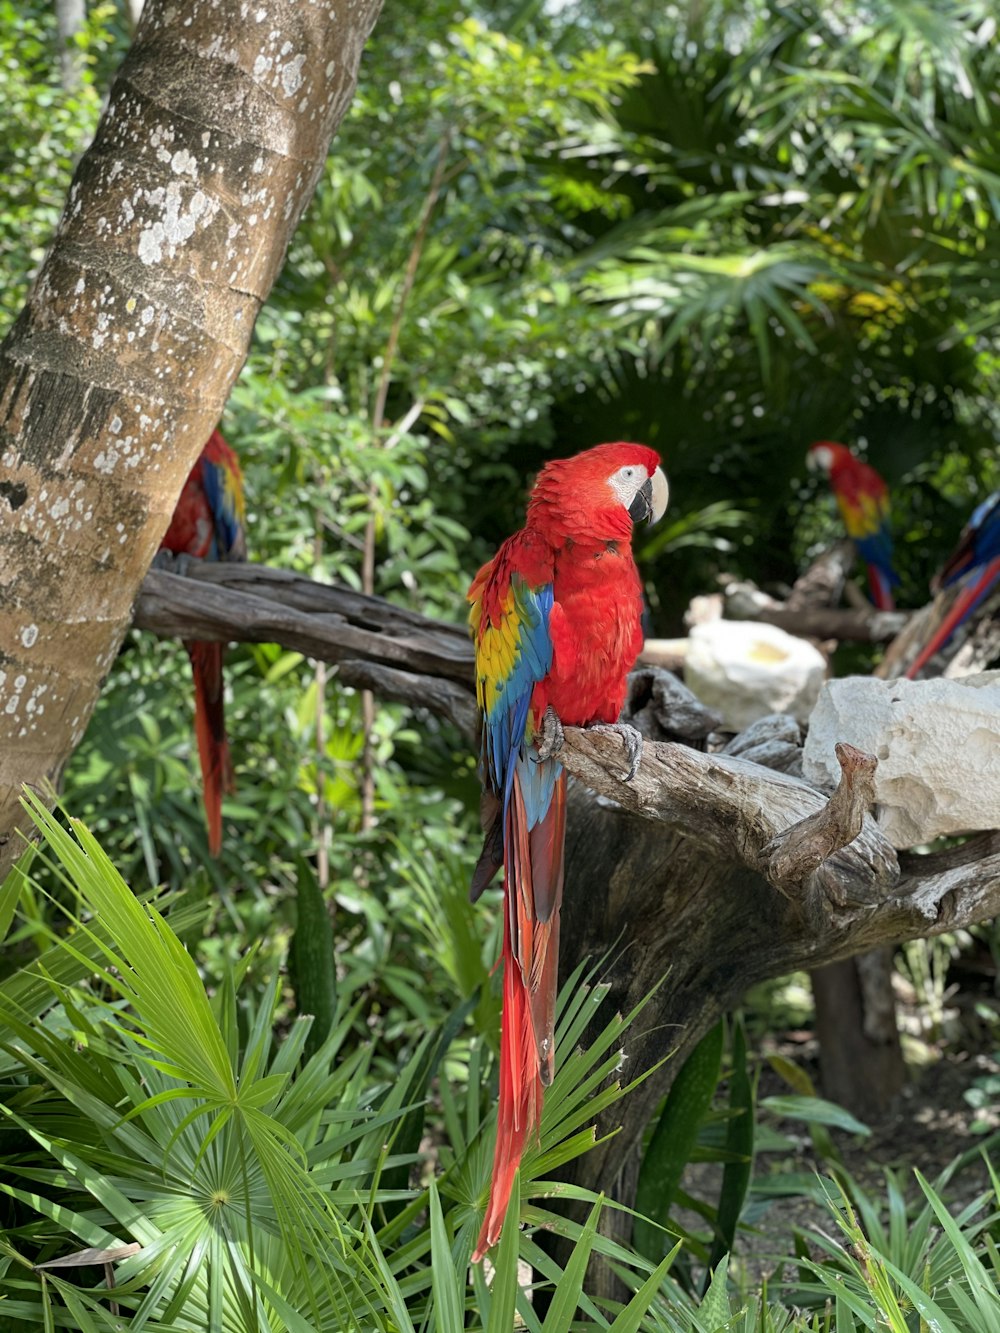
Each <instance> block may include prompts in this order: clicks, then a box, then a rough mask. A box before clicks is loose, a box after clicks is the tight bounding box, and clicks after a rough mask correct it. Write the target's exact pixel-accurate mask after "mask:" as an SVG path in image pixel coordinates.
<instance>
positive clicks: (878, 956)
mask: <svg viewBox="0 0 1000 1333" xmlns="http://www.w3.org/2000/svg"><path fill="white" fill-rule="evenodd" d="M892 953H893V951H892V950H891V949H884V948H883V949H873V950H872V951H871V953H866V954H859V955H858V956H857V957H856V958H845V959H844V960H843V961H842V962H839V963H830V964H829V965H828V966H827V967H819V968H816V970H815V971H814V972H812V973H811V977H812V990H813V1001H814V1002H815V1005H816V1035H817V1037H818V1038H819V1069H820V1082H821V1085H822V1089H823V1095H824V1096H825V1097H828V1098H829V1099H830V1100H831V1101H836V1102H839V1103H840V1105H841V1106H846V1107H847V1108H848V1110H850V1111H853V1112H854V1114H855V1115H856V1116H859V1117H860V1118H861V1119H862V1120H864V1119H875V1118H877V1117H879V1116H881V1115H882V1114H883V1113H884V1112H885V1110H886V1109H887V1108H888V1106H889V1105H890V1104H891V1102H892V1100H893V1098H894V1097H895V1096H896V1093H897V1092H899V1090H900V1088H902V1086H903V1083H904V1081H905V1079H906V1065H905V1064H904V1063H903V1049H902V1046H901V1045H900V1041H899V1031H898V1029H897V1027H896V1007H895V1002H894V996H893V990H892V971H893V967H892Z"/></svg>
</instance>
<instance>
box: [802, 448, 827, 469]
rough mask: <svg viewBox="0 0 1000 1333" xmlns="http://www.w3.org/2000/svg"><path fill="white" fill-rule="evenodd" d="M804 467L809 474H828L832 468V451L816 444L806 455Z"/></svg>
mask: <svg viewBox="0 0 1000 1333" xmlns="http://www.w3.org/2000/svg"><path fill="white" fill-rule="evenodd" d="M806 467H808V468H809V470H810V472H829V471H830V469H831V468H832V467H833V450H832V449H828V448H827V447H826V445H825V444H817V445H815V446H814V447H813V448H812V449H810V450H809V452H808V453H807V454H806Z"/></svg>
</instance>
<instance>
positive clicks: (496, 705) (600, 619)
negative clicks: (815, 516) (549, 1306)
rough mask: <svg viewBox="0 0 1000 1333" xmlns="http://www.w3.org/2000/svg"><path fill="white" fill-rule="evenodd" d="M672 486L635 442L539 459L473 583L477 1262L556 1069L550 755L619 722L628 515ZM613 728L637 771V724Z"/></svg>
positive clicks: (558, 883) (659, 508)
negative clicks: (522, 502) (483, 972)
mask: <svg viewBox="0 0 1000 1333" xmlns="http://www.w3.org/2000/svg"><path fill="white" fill-rule="evenodd" d="M667 496H668V490H667V480H666V477H665V476H664V474H663V471H662V469H661V467H660V459H659V457H658V455H657V454H656V453H655V452H654V451H653V450H652V449H649V448H647V447H646V446H645V445H641V444H621V443H619V444H599V445H597V446H596V447H595V448H593V449H587V450H586V451H585V452H583V453H581V454H577V455H576V456H575V457H573V458H564V459H557V460H555V461H553V462H550V463H547V464H546V465H545V467H544V468H543V469H542V471H541V473H540V474H539V477H538V479H537V481H536V482H535V486H534V489H533V490H532V492H531V496H530V498H529V500H528V512H527V519H526V522H525V525H524V527H523V528H522V529H521V531H520V532H517V533H515V534H514V536H513V537H509V538H508V539H507V540H506V541H505V542H504V543H503V545H502V546H501V547H500V549H499V550H498V551H497V553H496V555H495V556H494V557H493V559H492V560H491V561H490V562H489V563H488V564H486V565H484V566H483V567H482V569H481V570H480V571H479V573H478V574H477V575H476V577H475V579H474V580H473V582H472V586H471V588H470V589H469V601H470V602H471V603H472V609H471V612H470V615H469V622H470V626H471V630H472V635H473V638H474V640H475V649H476V689H477V697H478V701H479V707H480V709H481V711H482V716H483V732H482V752H481V762H480V775H481V777H482V780H483V785H484V797H483V807H484V820H483V824H484V828H486V830H487V832H486V839H485V843H484V846H483V852H482V855H481V856H480V858H479V863H478V865H477V867H476V871H475V874H474V876H473V881H472V890H471V896H472V898H473V900H475V899H476V898H477V897H478V896H479V894H480V893H481V892H482V891H483V889H484V888H485V887H486V885H487V884H488V883H489V882H490V880H491V879H492V878H493V875H494V874H495V872H496V871H497V870H498V869H499V867H500V865H501V864H502V865H503V869H504V926H503V954H502V957H503V1018H502V1022H501V1032H500V1101H499V1109H498V1114H497V1139H496V1148H495V1152H494V1157H493V1176H492V1183H491V1190H490V1201H489V1205H488V1207H487V1210H486V1217H485V1219H484V1221H483V1226H482V1230H481V1232H480V1234H479V1240H478V1242H477V1245H476V1251H475V1254H474V1255H473V1259H474V1260H479V1259H481V1258H482V1257H483V1255H484V1254H485V1253H486V1251H487V1250H488V1249H489V1248H490V1246H492V1245H493V1244H495V1242H496V1240H497V1238H498V1237H499V1235H500V1229H501V1226H502V1224H503V1219H504V1215H505V1213H506V1210H507V1203H508V1200H509V1197H510V1191H511V1187H512V1184H513V1180H514V1173H515V1172H516V1171H517V1168H518V1164H519V1163H520V1160H521V1155H522V1153H523V1151H524V1145H525V1143H526V1142H527V1140H528V1138H529V1136H530V1135H532V1134H533V1133H534V1132H535V1130H536V1128H537V1125H538V1122H539V1118H540V1116H541V1108H542V1093H543V1089H544V1088H545V1087H547V1086H548V1084H549V1083H551V1081H552V1076H553V1070H554V1059H555V1004H556V987H557V981H558V971H559V910H560V904H561V901H562V891H563V845H564V840H565V817H566V774H565V771H564V770H563V767H562V765H561V764H560V763H559V762H558V760H557V759H555V758H554V757H553V755H554V752H555V750H557V749H558V746H559V744H561V741H562V724H566V725H572V726H591V725H599V724H605V725H607V724H615V723H617V720H618V716H619V714H620V713H621V710H622V706H623V704H624V701H625V693H626V684H627V676H628V672H629V671H630V669H631V668H632V666H633V665H634V663H635V659H636V657H637V656H638V654H639V651H640V649H641V648H642V643H643V635H642V629H641V626H640V617H641V615H642V589H641V584H640V580H639V573H638V570H637V569H636V565H635V561H634V559H633V557H632V547H631V538H632V526H633V523H635V522H638V521H641V520H643V519H650V520H652V521H654V522H655V521H656V520H657V519H658V518H660V517H661V516H662V514H663V512H664V510H665V509H666V505H667ZM622 732H623V739H624V740H625V744H626V750H627V751H628V754H629V758H630V770H629V776H630V777H632V776H634V773H635V771H636V768H637V766H638V762H639V754H640V752H641V737H640V736H639V734H638V732H636V731H635V730H634V729H633V728H623V729H622Z"/></svg>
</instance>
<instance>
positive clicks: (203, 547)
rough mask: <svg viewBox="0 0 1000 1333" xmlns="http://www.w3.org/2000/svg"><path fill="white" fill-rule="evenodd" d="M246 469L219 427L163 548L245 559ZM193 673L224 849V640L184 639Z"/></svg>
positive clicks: (208, 783)
mask: <svg viewBox="0 0 1000 1333" xmlns="http://www.w3.org/2000/svg"><path fill="white" fill-rule="evenodd" d="M245 518H246V507H245V502H244V499H243V473H242V472H241V471H240V463H239V459H238V458H237V457H236V454H235V453H234V452H233V450H232V449H231V448H230V447H229V445H228V444H227V443H226V441H225V440H224V439H223V438H222V436H221V434H220V433H219V432H218V431H217V430H215V431H213V432H212V434H211V435H210V436H209V439H208V443H207V444H206V445H205V447H204V449H202V451H201V454H200V455H199V457H198V461H197V462H196V463H195V465H194V467H193V468H192V469H191V471H190V473H189V474H188V479H187V481H185V483H184V489H183V490H182V491H181V494H180V499H179V500H178V501H177V507H176V509H175V510H174V516H173V518H172V519H171V520H170V527H169V528H168V529H167V531H166V535H165V536H164V538H163V541H162V542H161V543H160V550H161V551H170V552H172V553H173V554H174V555H188V556H196V557H197V558H198V559H200V560H245V559H246V555H247V549H246V534H245V532H244V522H245ZM184 647H185V648H186V649H187V651H188V656H189V657H190V659H191V670H192V673H193V675H194V730H195V736H196V737H197V740H198V758H199V760H200V762H201V777H202V785H203V789H204V800H205V817H206V820H207V823H208V847H209V851H210V852H211V853H212V855H213V856H218V855H219V852H220V850H221V848H222V797H223V793H226V794H229V793H231V792H232V791H233V766H232V761H231V759H230V757H229V742H228V741H227V740H226V724H225V717H224V715H223V688H222V654H223V651H224V648H225V645H224V644H222V643H200V642H189V641H185V644H184Z"/></svg>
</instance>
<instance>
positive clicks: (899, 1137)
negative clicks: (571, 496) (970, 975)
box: [683, 984, 1000, 1287]
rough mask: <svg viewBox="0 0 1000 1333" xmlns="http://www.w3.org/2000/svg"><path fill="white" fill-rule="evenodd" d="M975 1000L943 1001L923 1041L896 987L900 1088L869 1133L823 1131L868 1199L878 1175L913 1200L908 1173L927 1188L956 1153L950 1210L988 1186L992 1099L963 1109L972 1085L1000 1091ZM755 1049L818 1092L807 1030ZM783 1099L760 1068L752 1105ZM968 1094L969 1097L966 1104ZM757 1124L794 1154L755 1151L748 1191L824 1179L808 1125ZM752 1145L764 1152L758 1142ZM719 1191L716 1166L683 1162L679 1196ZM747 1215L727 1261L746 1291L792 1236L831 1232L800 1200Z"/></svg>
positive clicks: (818, 1211)
mask: <svg viewBox="0 0 1000 1333" xmlns="http://www.w3.org/2000/svg"><path fill="white" fill-rule="evenodd" d="M981 998H982V997H981V993H980V994H979V995H977V994H976V993H975V992H974V991H973V992H969V993H964V994H961V995H953V996H952V997H951V999H950V1003H949V1006H948V1008H947V1010H946V1011H945V1014H944V1018H945V1023H944V1028H943V1032H942V1033H940V1034H939V1035H938V1036H937V1038H936V1039H935V1040H930V1039H929V1037H928V1034H927V1031H926V1028H927V1018H926V1014H924V1013H922V1012H921V1011H920V1009H919V1007H918V1006H917V1005H916V1004H915V1003H914V1001H913V997H912V996H911V995H909V994H908V993H907V989H906V987H905V985H902V984H901V985H900V987H899V990H898V993H897V1001H898V1003H899V1022H900V1029H901V1032H902V1035H903V1042H904V1049H905V1051H906V1054H907V1056H908V1068H909V1072H910V1078H909V1081H908V1083H907V1085H906V1087H905V1088H904V1089H903V1090H902V1092H901V1093H900V1094H899V1096H898V1097H897V1098H896V1100H895V1103H894V1104H893V1106H892V1107H891V1108H890V1110H889V1112H888V1113H887V1114H886V1115H885V1116H884V1117H882V1118H881V1119H880V1120H878V1121H873V1120H871V1119H869V1121H868V1125H869V1128H870V1129H871V1134H870V1135H868V1136H866V1137H862V1136H860V1135H853V1134H848V1133H845V1132H843V1131H840V1130H836V1129H831V1130H830V1131H829V1132H830V1137H831V1138H832V1140H833V1142H834V1145H835V1147H836V1149H837V1151H838V1152H839V1154H840V1158H841V1161H842V1163H843V1166H844V1167H845V1168H846V1169H847V1171H848V1172H849V1173H850V1175H851V1176H852V1177H853V1178H854V1179H855V1180H856V1181H857V1182H858V1184H859V1185H860V1186H862V1187H863V1189H864V1190H865V1193H866V1194H867V1195H868V1196H869V1197H870V1198H872V1199H875V1200H879V1199H882V1198H884V1197H885V1174H884V1173H885V1170H886V1168H891V1169H892V1170H893V1171H894V1172H895V1173H896V1174H897V1176H898V1177H899V1178H901V1179H902V1180H904V1181H905V1187H906V1192H907V1195H908V1197H912V1198H914V1199H918V1198H920V1197H921V1196H920V1191H919V1187H918V1185H917V1182H916V1180H915V1179H914V1176H913V1169H914V1168H916V1169H918V1170H919V1171H920V1172H921V1173H922V1174H923V1175H924V1176H925V1178H926V1179H928V1180H929V1181H930V1182H931V1183H932V1184H933V1183H934V1182H935V1181H936V1179H937V1177H938V1176H939V1175H940V1174H941V1172H942V1171H944V1169H945V1168H946V1167H947V1166H949V1164H950V1163H952V1162H953V1161H954V1160H955V1158H957V1157H959V1156H962V1155H963V1154H964V1155H967V1156H968V1159H969V1160H968V1161H967V1163H966V1164H965V1165H963V1166H962V1167H961V1169H960V1170H958V1171H956V1172H955V1174H954V1175H953V1176H952V1177H951V1179H950V1180H949V1182H948V1184H947V1186H946V1187H945V1189H944V1191H943V1195H944V1198H945V1199H946V1201H947V1202H948V1203H949V1205H950V1206H951V1208H952V1210H953V1211H955V1210H957V1209H958V1208H960V1207H962V1206H963V1205H965V1204H967V1203H969V1202H970V1201H971V1200H973V1199H974V1198H976V1197H977V1196H978V1195H979V1194H981V1193H982V1192H983V1190H984V1189H986V1188H988V1186H989V1183H990V1180H989V1172H988V1170H987V1166H986V1162H985V1161H984V1151H983V1150H985V1151H986V1152H987V1153H989V1154H990V1157H991V1160H992V1161H993V1162H994V1165H997V1164H998V1163H1000V1146H998V1144H997V1143H996V1142H994V1140H995V1139H996V1138H997V1132H998V1131H1000V1095H997V1094H996V1093H994V1094H993V1095H992V1096H989V1097H988V1100H987V1104H986V1105H981V1106H973V1105H972V1104H971V1103H970V1101H969V1100H968V1099H967V1098H966V1095H965V1094H966V1093H967V1092H968V1091H969V1090H974V1089H975V1088H976V1081H977V1080H984V1079H992V1080H995V1082H994V1083H993V1087H994V1088H1000V1052H998V1050H997V1046H998V1045H1000V1042H998V1041H997V1034H996V1029H995V1027H991V1026H986V1025H984V1024H983V1023H982V1021H980V1019H979V1017H978V1014H977V1006H979V1008H980V1009H981ZM993 1004H994V1005H995V1004H996V1001H995V1000H994V1001H993ZM756 1044H757V1049H758V1051H759V1053H760V1055H762V1056H763V1057H765V1060H766V1057H767V1056H768V1055H770V1054H776V1055H780V1056H783V1057H784V1058H785V1059H787V1060H791V1061H792V1062H793V1063H794V1064H795V1065H797V1066H798V1067H799V1068H800V1069H801V1070H803V1071H804V1072H805V1073H807V1074H808V1075H809V1077H810V1079H811V1080H812V1081H813V1082H814V1084H816V1085H817V1086H819V1084H820V1076H819V1049H818V1044H817V1042H816V1040H815V1037H814V1036H813V1034H812V1032H811V1030H810V1029H809V1028H808V1027H802V1028H798V1029H789V1030H788V1031H786V1032H777V1033H771V1034H769V1035H767V1036H765V1037H763V1038H761V1039H760V1041H759V1042H758V1043H756ZM789 1092H791V1089H790V1088H789V1086H788V1084H787V1083H785V1082H784V1081H783V1080H782V1079H781V1078H780V1077H779V1076H778V1075H777V1074H776V1073H774V1071H773V1070H772V1069H771V1068H770V1067H769V1066H768V1065H767V1064H766V1063H765V1064H764V1065H763V1068H762V1071H761V1075H760V1081H759V1084H758V1090H757V1094H758V1101H760V1100H762V1099H764V1098H766V1097H769V1096H773V1095H787V1094H789ZM976 1096H977V1094H976V1092H975V1091H973V1097H974V1098H975V1097H976ZM759 1119H760V1117H759ZM762 1123H765V1124H766V1125H768V1126H770V1127H771V1128H773V1129H774V1130H776V1131H777V1132H778V1133H780V1134H782V1135H783V1136H785V1138H786V1139H788V1140H790V1141H791V1142H792V1143H793V1144H794V1150H793V1152H792V1153H791V1154H789V1152H788V1150H787V1149H783V1150H781V1151H775V1152H767V1151H762V1152H760V1153H758V1154H757V1157H756V1161H755V1167H754V1181H755V1183H756V1182H759V1181H762V1180H766V1179H767V1177H768V1174H769V1172H771V1171H778V1170H780V1171H781V1172H782V1173H786V1172H794V1173H799V1172H802V1173H806V1174H807V1175H811V1174H812V1173H814V1172H819V1173H820V1174H821V1175H826V1176H828V1175H829V1174H830V1164H829V1163H828V1162H825V1161H824V1160H823V1159H822V1157H821V1156H819V1155H818V1154H817V1152H816V1148H815V1146H814V1143H813V1139H812V1137H811V1135H810V1132H809V1127H808V1125H806V1124H804V1123H803V1122H802V1121H798V1120H790V1119H778V1118H777V1117H774V1116H767V1115H766V1114H765V1116H764V1120H763V1122H762ZM762 1146H763V1147H765V1148H766V1137H765V1141H764V1143H763V1144H762ZM720 1183H721V1167H719V1166H715V1165H710V1164H693V1165H691V1166H689V1167H688V1168H687V1170H686V1172H685V1176H684V1181H683V1188H684V1189H685V1190H687V1191H688V1192H689V1193H691V1194H693V1195H695V1196H696V1197H699V1198H701V1199H705V1200H708V1201H711V1202H712V1203H713V1204H714V1203H715V1201H716V1200H717V1199H718V1191H719V1185H720ZM750 1216H751V1219H752V1230H751V1231H748V1232H741V1233H740V1234H739V1235H738V1237H737V1243H736V1247H735V1250H734V1254H733V1260H734V1262H735V1263H736V1264H738V1265H740V1266H742V1267H743V1270H744V1273H745V1278H746V1280H747V1282H748V1284H749V1285H750V1286H751V1287H752V1286H754V1285H756V1284H757V1283H759V1281H760V1279H761V1277H762V1276H764V1275H765V1274H768V1273H773V1271H774V1267H775V1264H774V1256H775V1255H778V1254H784V1255H789V1254H791V1253H792V1246H793V1232H795V1231H800V1232H804V1233H806V1235H808V1233H810V1232H814V1231H815V1230H816V1229H817V1228H818V1229H820V1230H822V1231H824V1232H825V1233H826V1234H827V1235H828V1236H831V1235H838V1234H839V1233H838V1230H837V1226H836V1223H835V1221H834V1219H833V1217H832V1215H831V1213H830V1211H829V1210H828V1208H826V1207H825V1206H823V1205H822V1204H821V1203H818V1202H816V1201H814V1200H813V1199H810V1198H807V1197H803V1196H802V1195H795V1196H791V1197H778V1198H774V1199H772V1200H771V1201H770V1202H769V1203H768V1204H767V1206H766V1208H761V1207H757V1206H754V1207H752V1208H751V1209H750ZM684 1221H685V1222H686V1223H687V1224H688V1225H691V1226H692V1228H693V1229H695V1230H703V1229H704V1222H703V1221H702V1220H701V1219H698V1218H696V1217H694V1216H693V1215H690V1216H689V1217H685V1218H684Z"/></svg>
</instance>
